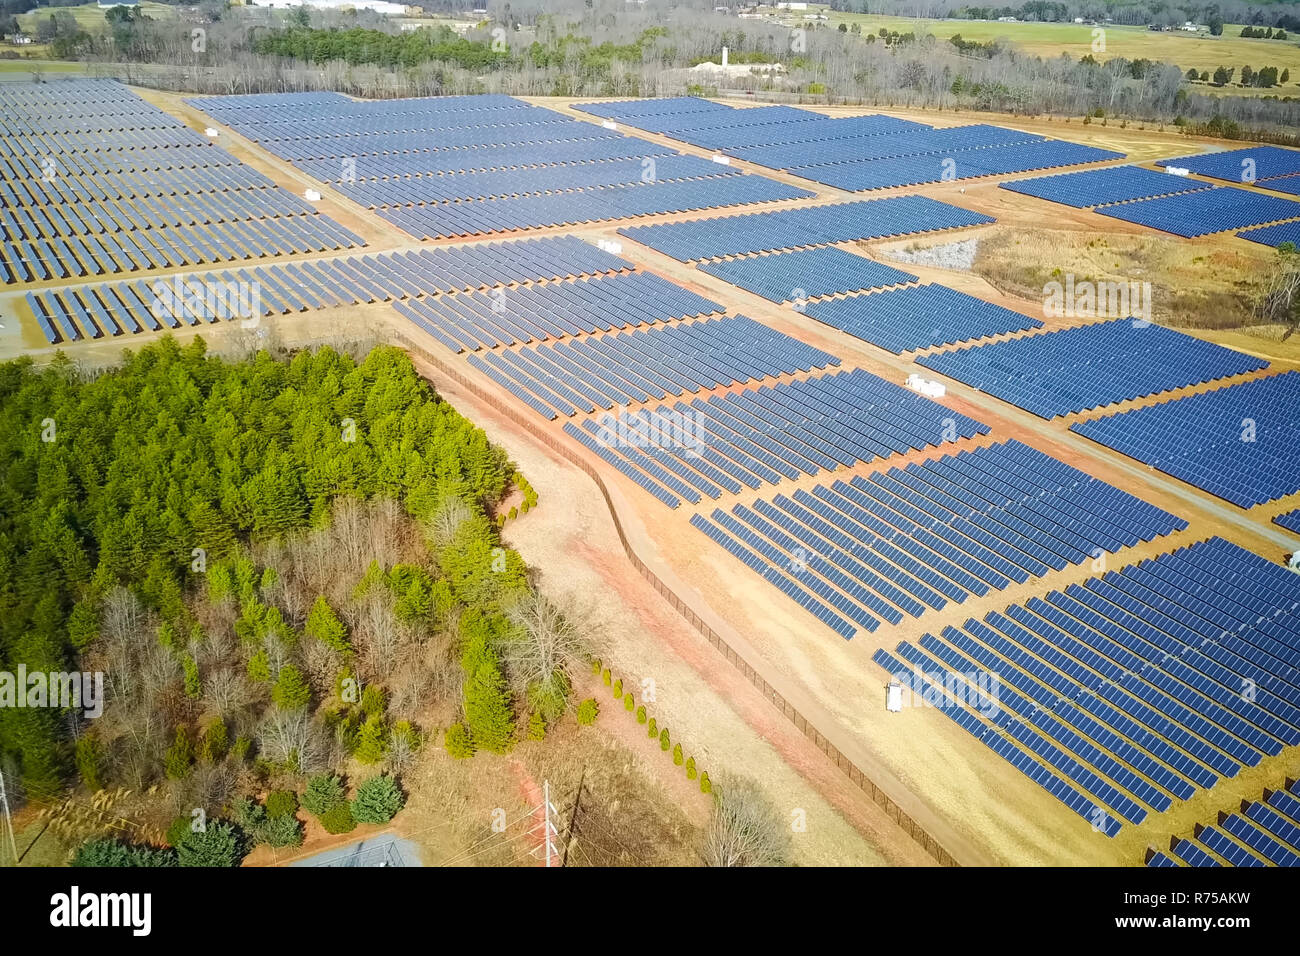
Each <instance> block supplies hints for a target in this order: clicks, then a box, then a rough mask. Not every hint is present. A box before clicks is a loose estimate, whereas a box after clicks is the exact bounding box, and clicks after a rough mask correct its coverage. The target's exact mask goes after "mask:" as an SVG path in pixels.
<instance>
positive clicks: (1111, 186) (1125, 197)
mask: <svg viewBox="0 0 1300 956" xmlns="http://www.w3.org/2000/svg"><path fill="white" fill-rule="evenodd" d="M998 185H999V188H1001V189H1007V190H1010V191H1011V192H1015V193H1022V194H1023V195H1026V196H1036V197H1038V198H1039V199H1046V200H1048V201H1049V202H1055V203H1061V204H1062V205H1065V206H1073V207H1075V208H1076V209H1086V208H1090V207H1093V206H1108V205H1111V204H1112V203H1119V202H1132V201H1133V200H1135V199H1151V198H1153V197H1155V196H1170V195H1173V194H1175V193H1185V192H1195V191H1197V190H1201V189H1209V188H1211V187H1210V184H1209V183H1203V182H1201V181H1200V180H1196V179H1188V178H1186V177H1182V176H1171V175H1169V174H1168V173H1157V172H1155V171H1153V170H1150V169H1143V168H1142V167H1141V166H1111V167H1109V168H1108V169H1089V170H1084V171H1082V172H1076V173H1059V174H1057V175H1055V176H1039V177H1037V178H1034V179H1019V180H1016V181H1015V182H1010V183H999V184H998Z"/></svg>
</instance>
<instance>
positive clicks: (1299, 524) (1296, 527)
mask: <svg viewBox="0 0 1300 956" xmlns="http://www.w3.org/2000/svg"><path fill="white" fill-rule="evenodd" d="M1273 523H1274V524H1276V525H1280V526H1281V527H1283V528H1286V530H1288V531H1294V532H1295V533H1296V534H1300V508H1297V509H1296V510H1295V511H1288V512H1286V513H1285V514H1280V515H1278V516H1277V517H1276V518H1274V519H1273Z"/></svg>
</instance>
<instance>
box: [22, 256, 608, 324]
mask: <svg viewBox="0 0 1300 956" xmlns="http://www.w3.org/2000/svg"><path fill="white" fill-rule="evenodd" d="M631 269H632V264H631V263H629V262H627V261H625V260H623V259H620V258H619V257H617V256H614V255H611V254H610V253H608V252H604V251H603V250H601V249H598V248H596V247H595V246H591V245H588V244H587V243H585V242H582V241H581V240H580V239H576V238H574V237H573V236H555V237H546V238H540V239H528V240H516V241H512V242H494V243H479V244H476V245H470V246H459V247H448V246H443V247H439V248H436V249H421V250H418V251H414V252H384V253H376V254H366V255H360V256H343V257H339V258H336V259H313V260H307V261H303V262H284V263H278V264H275V265H268V266H254V267H251V268H246V269H233V270H222V271H214V272H201V273H189V274H174V275H170V276H162V277H158V278H154V279H135V280H132V281H122V282H116V283H102V284H99V285H87V286H80V287H69V288H65V289H59V290H48V291H40V292H29V293H27V304H28V306H29V307H30V308H31V310H32V314H33V315H34V316H35V318H36V322H37V325H38V326H39V327H40V329H41V332H42V333H43V334H44V335H45V338H46V339H47V340H48V341H49V342H50V344H52V345H53V344H58V343H62V342H76V341H81V340H82V339H86V338H91V339H98V338H102V337H103V336H104V335H111V336H116V335H122V334H124V333H128V332H129V333H136V332H144V331H151V332H156V331H159V330H160V329H163V328H168V329H177V328H181V327H182V326H183V325H191V326H194V325H200V324H202V323H204V322H218V321H222V320H227V319H234V318H239V319H244V320H247V319H253V318H258V317H261V316H270V315H284V314H288V313H290V312H303V311H306V310H309V309H321V308H328V307H331V306H337V305H361V304H365V303H371V302H385V301H394V302H396V301H398V300H402V299H412V297H414V296H422V295H433V294H435V293H447V292H462V293H464V292H469V291H471V290H478V289H481V288H483V287H485V286H487V287H492V286H497V287H500V286H504V285H507V284H510V283H519V282H527V281H532V280H539V279H563V278H567V277H570V276H574V275H597V274H600V273H606V272H621V271H630V270H631ZM499 294H500V293H499ZM510 294H511V295H516V294H517V295H520V296H523V295H527V292H525V291H524V290H510ZM414 301H419V300H413V302H414Z"/></svg>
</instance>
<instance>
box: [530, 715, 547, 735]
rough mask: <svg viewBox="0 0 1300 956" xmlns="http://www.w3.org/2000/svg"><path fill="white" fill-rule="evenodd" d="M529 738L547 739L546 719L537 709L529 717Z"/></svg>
mask: <svg viewBox="0 0 1300 956" xmlns="http://www.w3.org/2000/svg"><path fill="white" fill-rule="evenodd" d="M528 739H529V740H545V739H546V721H545V720H544V719H543V718H542V715H541V714H540V713H538V712H537V711H533V712H532V714H531V715H530V716H529V717H528Z"/></svg>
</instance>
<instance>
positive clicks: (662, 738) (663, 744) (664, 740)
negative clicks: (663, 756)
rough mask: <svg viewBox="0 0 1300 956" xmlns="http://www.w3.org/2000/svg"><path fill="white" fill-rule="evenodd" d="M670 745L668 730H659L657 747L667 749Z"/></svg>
mask: <svg viewBox="0 0 1300 956" xmlns="http://www.w3.org/2000/svg"><path fill="white" fill-rule="evenodd" d="M671 746H672V741H671V740H669V739H668V731H667V730H664V731H661V732H660V734H659V749H660V750H663V751H667V750H668V748H669V747H671Z"/></svg>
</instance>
